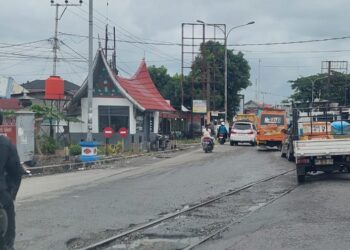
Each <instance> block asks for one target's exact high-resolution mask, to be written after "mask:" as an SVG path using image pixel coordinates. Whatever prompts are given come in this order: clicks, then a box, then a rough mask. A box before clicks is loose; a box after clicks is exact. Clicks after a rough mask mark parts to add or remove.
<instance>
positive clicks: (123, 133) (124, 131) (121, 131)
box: [118, 128, 129, 139]
mask: <svg viewBox="0 0 350 250" xmlns="http://www.w3.org/2000/svg"><path fill="white" fill-rule="evenodd" d="M128 133H129V132H128V130H127V129H126V128H120V129H119V131H118V134H119V135H120V137H121V138H123V139H124V138H125V137H127V136H128Z"/></svg>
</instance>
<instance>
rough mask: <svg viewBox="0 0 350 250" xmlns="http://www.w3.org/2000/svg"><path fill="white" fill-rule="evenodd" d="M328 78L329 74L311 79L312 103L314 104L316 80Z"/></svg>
mask: <svg viewBox="0 0 350 250" xmlns="http://www.w3.org/2000/svg"><path fill="white" fill-rule="evenodd" d="M326 78H328V76H324V77H319V78H316V79H315V80H310V81H311V105H313V104H314V85H315V82H316V81H318V80H322V79H326Z"/></svg>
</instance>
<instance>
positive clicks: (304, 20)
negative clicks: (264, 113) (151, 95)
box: [0, 0, 350, 104]
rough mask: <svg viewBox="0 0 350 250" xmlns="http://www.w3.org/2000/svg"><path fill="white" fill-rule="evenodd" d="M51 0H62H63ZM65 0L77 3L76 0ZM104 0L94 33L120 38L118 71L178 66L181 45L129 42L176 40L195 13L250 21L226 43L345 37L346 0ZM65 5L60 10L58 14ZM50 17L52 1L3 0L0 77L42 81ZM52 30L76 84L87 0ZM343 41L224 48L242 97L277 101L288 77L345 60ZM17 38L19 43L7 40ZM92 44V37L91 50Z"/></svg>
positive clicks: (83, 53) (82, 72)
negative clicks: (236, 65)
mask: <svg viewBox="0 0 350 250" xmlns="http://www.w3.org/2000/svg"><path fill="white" fill-rule="evenodd" d="M55 2H59V3H64V0H57V1H56V0H55ZM69 2H70V3H78V0H71V1H69ZM108 3H109V4H108V8H107V1H106V0H95V1H94V17H95V19H94V36H95V37H98V36H100V37H104V27H105V24H106V23H108V24H109V25H110V27H112V26H116V29H117V34H116V35H117V39H118V40H122V41H121V42H117V66H118V68H119V70H120V74H121V75H123V76H130V75H132V74H133V73H134V72H135V70H136V68H137V66H138V63H139V62H140V60H141V59H142V58H143V57H145V58H146V62H147V64H148V65H152V64H154V65H157V66H160V65H164V66H166V67H167V68H168V69H169V72H170V74H174V73H177V72H180V71H181V47H180V46H178V45H150V44H147V45H146V44H135V43H130V42H134V41H139V42H156V43H158V42H170V43H181V23H188V22H189V23H191V22H196V20H198V19H199V20H203V21H205V22H207V23H224V24H226V25H227V28H228V29H229V28H230V27H234V26H237V25H241V24H245V23H247V22H250V21H255V24H253V25H249V26H245V27H241V28H238V29H235V30H233V31H232V32H231V34H230V35H229V38H228V44H229V45H232V44H236V45H237V44H238V45H242V44H252V43H254V44H256V43H259V44H260V43H270V42H292V41H302V40H320V39H321V40H322V39H327V38H338V37H347V36H350V32H349V31H348V29H349V28H348V26H349V25H348V21H349V15H348V12H349V9H350V1H348V0H333V1H326V0H294V1H290V0H241V1H238V0H215V1H214V0H176V1H174V0H172V1H170V0H109V1H108ZM63 9H64V8H63V7H61V8H60V9H59V12H60V14H61V13H62V11H63ZM54 18H55V7H52V6H51V5H50V0H30V1H23V0H11V1H2V3H1V8H0V75H3V76H12V77H14V79H15V80H16V81H17V82H19V83H23V82H26V81H27V80H29V81H30V80H35V79H46V78H47V77H48V76H49V75H50V74H52V43H51V42H50V41H49V39H50V38H52V37H53V33H54ZM58 29H59V32H60V36H59V38H60V39H61V40H62V41H63V44H61V46H60V51H59V55H58V56H59V57H60V58H61V60H60V62H59V63H58V69H57V73H58V74H59V75H61V76H62V77H63V78H65V79H67V80H70V81H73V82H74V83H76V84H78V85H81V83H82V81H83V80H84V78H85V77H86V75H87V63H86V62H85V59H84V58H87V55H88V48H87V38H86V37H85V36H86V35H87V34H88V0H84V3H83V5H82V6H81V7H68V8H67V10H66V11H65V12H64V14H63V16H62V18H61V19H60V21H59V27H58ZM110 31H112V29H110ZM67 34H73V35H74V36H72V35H67ZM76 35H81V37H79V36H76ZM110 38H112V37H110ZM31 42H33V43H31ZM349 42H350V39H339V40H331V41H323V42H312V43H297V44H285V45H271V46H266V45H249V46H230V47H229V48H231V49H234V50H235V51H242V52H243V53H244V54H245V58H246V59H247V60H248V62H249V64H250V66H251V72H250V73H251V82H252V83H253V85H252V86H251V87H249V88H248V89H247V90H246V91H244V94H245V96H246V100H248V99H252V98H254V97H255V96H256V90H260V93H259V95H258V97H259V100H260V101H264V102H265V103H270V104H275V103H277V102H278V101H280V100H281V99H285V98H286V97H287V96H289V95H290V94H291V89H290V84H289V83H288V80H294V79H296V78H298V76H307V75H311V74H317V73H320V72H321V61H325V60H336V61H342V60H344V61H348V60H349V56H350V48H349V46H348V45H347V44H348V43H349ZM19 43H21V44H22V43H23V44H22V45H21V46H8V45H13V44H19ZM26 43H29V44H26ZM97 46H98V41H97V39H96V40H95V41H94V48H95V49H96V48H97ZM259 60H260V64H259ZM259 65H260V66H259ZM259 69H260V70H259ZM259 72H260V77H259ZM256 83H257V85H258V87H256V85H255V84H256Z"/></svg>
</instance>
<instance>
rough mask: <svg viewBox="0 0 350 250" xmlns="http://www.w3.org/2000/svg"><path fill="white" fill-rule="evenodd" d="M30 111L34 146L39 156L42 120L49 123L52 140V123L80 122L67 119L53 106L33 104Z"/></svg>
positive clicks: (72, 118) (73, 118) (74, 119)
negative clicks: (33, 125)
mask: <svg viewBox="0 0 350 250" xmlns="http://www.w3.org/2000/svg"><path fill="white" fill-rule="evenodd" d="M30 109H31V111H33V112H34V113H35V131H34V134H35V146H36V150H37V152H38V153H39V154H42V151H41V143H40V129H41V125H42V123H43V122H44V120H47V121H49V125H50V135H49V139H50V140H53V136H54V127H53V125H54V122H56V121H66V122H68V123H69V122H82V121H81V120H79V119H77V118H75V117H68V116H66V114H64V113H63V112H60V111H58V110H57V109H56V108H55V107H54V106H48V105H38V104H33V105H32V106H31V107H30Z"/></svg>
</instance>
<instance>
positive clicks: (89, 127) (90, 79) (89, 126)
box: [86, 0, 93, 142]
mask: <svg viewBox="0 0 350 250" xmlns="http://www.w3.org/2000/svg"><path fill="white" fill-rule="evenodd" d="M92 52H93V0H89V74H88V124H87V130H88V131H87V136H86V140H87V141H89V142H91V141H92V88H93V72H92V70H93V68H92V63H93V62H92V61H93V58H92V57H93V55H92Z"/></svg>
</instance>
